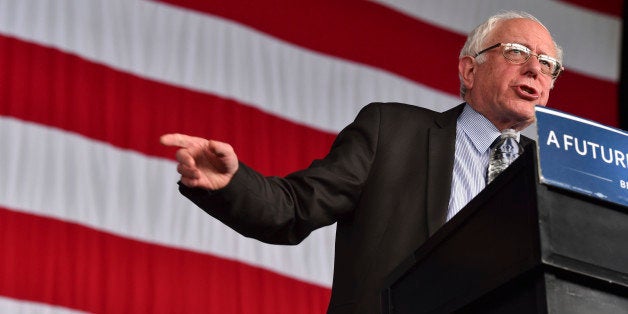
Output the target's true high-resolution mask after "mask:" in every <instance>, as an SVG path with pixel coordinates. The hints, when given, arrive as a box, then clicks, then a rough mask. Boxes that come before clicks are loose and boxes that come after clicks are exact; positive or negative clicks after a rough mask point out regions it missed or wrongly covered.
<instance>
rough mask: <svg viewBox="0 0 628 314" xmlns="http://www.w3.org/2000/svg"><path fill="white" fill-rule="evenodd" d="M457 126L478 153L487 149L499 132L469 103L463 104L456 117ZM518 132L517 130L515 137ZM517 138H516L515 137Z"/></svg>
mask: <svg viewBox="0 0 628 314" xmlns="http://www.w3.org/2000/svg"><path fill="white" fill-rule="evenodd" d="M457 123H458V125H457V127H459V128H460V129H461V130H462V131H463V132H464V133H465V134H466V135H467V137H469V139H470V140H471V143H473V146H474V147H475V149H477V151H478V152H479V153H484V152H486V151H488V149H489V147H490V146H491V144H493V141H495V139H496V138H497V137H498V136H500V135H501V132H499V130H498V129H497V128H496V127H495V126H494V125H493V123H491V121H489V120H488V119H486V118H485V117H484V116H483V115H482V114H480V113H479V112H477V111H475V110H474V109H473V108H471V106H469V104H465V106H464V109H463V110H462V114H460V116H459V117H458V122H457ZM518 135H519V132H517V137H518ZM517 140H518V139H517Z"/></svg>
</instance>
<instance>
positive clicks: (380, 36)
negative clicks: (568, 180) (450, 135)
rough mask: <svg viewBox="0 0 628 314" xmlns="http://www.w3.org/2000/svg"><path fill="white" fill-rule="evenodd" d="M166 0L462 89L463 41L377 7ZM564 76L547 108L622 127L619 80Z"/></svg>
mask: <svg viewBox="0 0 628 314" xmlns="http://www.w3.org/2000/svg"><path fill="white" fill-rule="evenodd" d="M161 2H166V3H170V4H173V5H177V6H181V7H185V8H189V9H193V10H197V11H201V12H205V13H209V14H212V15H218V16H222V17H224V18H227V19H231V20H234V21H237V22H240V23H242V24H245V25H248V26H250V27H252V28H255V29H258V30H260V31H262V32H266V33H268V34H271V35H273V36H275V37H278V38H281V39H283V40H286V41H289V42H292V43H295V44H297V45H300V46H303V47H307V48H309V49H312V50H315V51H319V52H322V53H326V54H330V55H333V56H337V57H340V58H344V59H348V60H352V61H356V62H360V63H363V64H367V65H370V66H374V67H377V68H381V69H384V70H387V71H390V72H393V73H396V74H398V75H401V76H404V77H406V78H408V79H410V80H413V81H415V82H418V83H421V84H424V85H427V86H431V87H433V88H435V89H438V90H441V91H444V92H447V93H450V94H452V95H458V92H459V81H458V77H457V60H458V53H459V52H460V49H461V48H462V45H463V44H464V41H465V39H466V38H465V36H462V35H460V34H457V33H453V32H450V31H447V30H444V29H441V28H439V27H436V26H434V25H431V24H429V23H424V22H422V21H419V20H416V19H413V18H411V17H410V16H407V15H404V14H402V13H400V12H397V11H394V10H391V9H388V8H386V7H383V6H380V5H378V4H376V3H373V2H369V1H332V0H330V1H291V0H274V1H243V0H229V1H203V0H161ZM596 3H597V2H596ZM599 7H604V6H603V5H600V6H599ZM564 76H565V78H561V79H560V83H559V84H558V85H557V86H558V87H557V88H556V90H555V91H554V92H553V95H552V98H551V102H550V106H552V107H555V108H560V109H563V110H565V111H566V112H570V113H573V114H576V115H579V116H582V117H585V118H589V119H592V120H595V121H598V122H600V123H604V124H608V125H612V126H618V125H619V118H618V100H617V92H616V91H617V83H616V82H608V81H603V80H599V79H595V78H592V77H589V76H586V75H578V74H575V73H570V72H569V71H567V73H565V74H564ZM592 104H595V106H594V107H592ZM421 105H427V106H429V105H433V104H421Z"/></svg>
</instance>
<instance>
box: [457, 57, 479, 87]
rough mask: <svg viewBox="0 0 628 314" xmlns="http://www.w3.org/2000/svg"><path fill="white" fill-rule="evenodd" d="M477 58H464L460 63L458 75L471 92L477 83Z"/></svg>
mask: <svg viewBox="0 0 628 314" xmlns="http://www.w3.org/2000/svg"><path fill="white" fill-rule="evenodd" d="M475 66H476V62H475V58H473V57H471V56H464V57H462V58H460V60H459V61H458V75H460V79H461V81H462V84H464V86H465V87H466V88H467V90H470V89H472V88H473V82H474V81H475Z"/></svg>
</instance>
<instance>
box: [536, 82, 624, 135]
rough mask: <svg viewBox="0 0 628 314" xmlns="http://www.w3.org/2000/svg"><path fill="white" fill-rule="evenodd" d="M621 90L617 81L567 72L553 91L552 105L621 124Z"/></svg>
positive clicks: (574, 112) (591, 117)
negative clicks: (619, 100)
mask: <svg viewBox="0 0 628 314" xmlns="http://www.w3.org/2000/svg"><path fill="white" fill-rule="evenodd" d="M617 97H619V89H618V85H617V84H616V83H611V82H608V81H603V80H596V79H592V78H590V77H587V76H584V75H582V74H578V73H576V72H570V71H565V72H564V73H562V74H561V75H560V77H559V78H558V80H557V81H556V84H555V85H554V89H553V90H552V92H551V93H550V100H549V102H548V107H552V108H556V109H560V110H562V111H565V112H569V113H571V114H574V115H576V116H580V117H583V118H587V119H590V120H593V121H597V122H599V123H602V124H606V125H610V126H619V103H618V99H617Z"/></svg>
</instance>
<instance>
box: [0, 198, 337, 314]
mask: <svg viewBox="0 0 628 314" xmlns="http://www.w3.org/2000/svg"><path fill="white" fill-rule="evenodd" d="M0 246H1V247H2V256H1V257H0V278H2V280H0V295H4V296H7V297H11V298H17V299H23V300H31V301H36V302H43V303H49V304H54V305H59V306H64V307H69V308H72V309H78V310H83V311H90V312H95V313H323V312H324V311H325V309H326V307H327V304H328V301H329V296H330V291H329V289H327V288H322V287H318V286H315V285H312V284H307V283H303V282H300V281H298V280H294V279H291V278H288V277H285V276H281V275H278V274H276V273H273V272H270V271H267V270H263V269H260V268H256V267H252V266H247V265H245V264H242V263H239V262H235V261H230V260H225V259H221V258H217V257H213V256H209V255H205V254H199V253H194V252H190V251H185V250H179V249H174V248H169V247H164V246H160V245H154V244H148V243H144V242H140V241H135V240H130V239H126V238H122V237H119V236H115V235H111V234H107V233H104V232H99V231H96V230H93V229H90V228H87V227H84V226H80V225H77V224H72V223H67V222H62V221H59V220H55V219H49V218H42V217H38V216H34V215H28V214H23V213H19V212H15V211H11V210H7V209H6V208H0Z"/></svg>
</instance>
